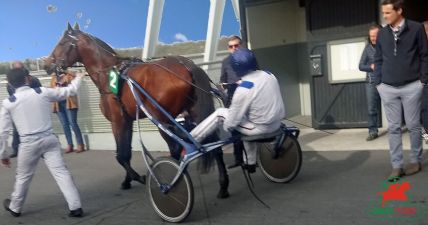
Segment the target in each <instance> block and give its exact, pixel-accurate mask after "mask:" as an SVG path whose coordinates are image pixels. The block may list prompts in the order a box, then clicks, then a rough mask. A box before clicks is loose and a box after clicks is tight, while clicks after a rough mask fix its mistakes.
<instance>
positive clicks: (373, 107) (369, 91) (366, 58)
mask: <svg viewBox="0 0 428 225" xmlns="http://www.w3.org/2000/svg"><path fill="white" fill-rule="evenodd" d="M379 28H380V27H379V26H378V25H374V26H370V28H369V43H367V45H366V47H365V48H364V51H363V54H362V55H361V59H360V65H359V69H360V70H361V71H364V72H367V79H366V80H367V84H366V95H367V105H368V111H369V112H368V114H369V118H368V122H369V136H368V137H367V138H366V140H367V141H371V140H374V139H376V138H377V137H378V129H377V128H378V118H379V112H380V97H379V93H378V92H377V89H376V84H375V79H374V77H373V76H374V75H373V70H374V55H375V52H376V50H375V47H376V40H377V33H378V32H379Z"/></svg>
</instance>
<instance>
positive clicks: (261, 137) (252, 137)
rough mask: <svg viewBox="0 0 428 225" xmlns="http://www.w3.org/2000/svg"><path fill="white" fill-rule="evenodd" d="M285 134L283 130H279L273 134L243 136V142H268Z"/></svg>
mask: <svg viewBox="0 0 428 225" xmlns="http://www.w3.org/2000/svg"><path fill="white" fill-rule="evenodd" d="M282 133H283V131H282V129H278V130H276V131H274V132H272V133H266V134H257V135H242V137H241V140H242V141H260V142H263V141H268V140H270V139H273V138H275V137H276V136H278V135H281V134H282Z"/></svg>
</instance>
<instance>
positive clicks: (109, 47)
mask: <svg viewBox="0 0 428 225" xmlns="http://www.w3.org/2000/svg"><path fill="white" fill-rule="evenodd" d="M82 33H83V34H85V35H87V36H88V37H89V38H91V39H92V40H94V41H95V42H96V43H97V45H99V46H100V47H101V48H103V49H105V50H107V51H109V52H111V53H113V54H115V55H117V53H116V51H114V49H113V48H112V47H111V46H110V45H109V44H107V43H105V42H104V41H103V40H101V39H99V38H97V37H95V36H93V35H91V34H88V33H84V32H82Z"/></svg>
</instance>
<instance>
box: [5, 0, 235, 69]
mask: <svg viewBox="0 0 428 225" xmlns="http://www.w3.org/2000/svg"><path fill="white" fill-rule="evenodd" d="M148 5H149V0H1V1H0V8H1V9H2V13H0V30H1V32H0V62H4V61H12V60H24V59H28V58H29V59H35V58H40V57H43V56H47V55H49V54H50V53H51V51H52V49H53V48H54V46H55V45H56V44H57V42H58V40H59V38H60V37H61V36H62V34H63V32H64V30H65V29H66V28H67V22H70V23H71V24H72V25H73V24H74V23H75V22H77V23H79V25H80V29H81V30H83V31H85V32H87V33H90V34H92V35H94V36H96V37H98V38H100V39H101V40H103V41H105V42H106V43H108V44H110V45H111V46H112V47H114V48H130V47H143V45H144V36H145V30H146V20H147V11H148ZM209 7H210V0H165V5H164V11H163V17H162V22H161V28H160V33H159V42H162V43H166V44H169V43H173V42H183V41H191V40H205V39H206V31H207V24H208V14H209ZM236 34H238V35H239V23H238V22H237V19H236V17H235V14H234V11H233V7H232V4H231V1H230V0H226V6H225V10H224V15H223V23H222V29H221V35H224V36H229V35H236Z"/></svg>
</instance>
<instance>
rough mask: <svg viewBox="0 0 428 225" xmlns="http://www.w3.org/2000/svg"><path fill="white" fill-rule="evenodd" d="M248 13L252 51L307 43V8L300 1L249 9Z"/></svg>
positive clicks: (290, 0)
mask: <svg viewBox="0 0 428 225" xmlns="http://www.w3.org/2000/svg"><path fill="white" fill-rule="evenodd" d="M246 13H247V30H248V42H249V43H248V44H249V46H251V48H252V49H256V48H267V47H273V46H278V45H286V44H293V43H298V42H305V41H306V20H305V8H303V7H299V3H298V0H285V1H282V2H277V3H272V4H266V5H257V6H252V7H248V8H247V11H246Z"/></svg>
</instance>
